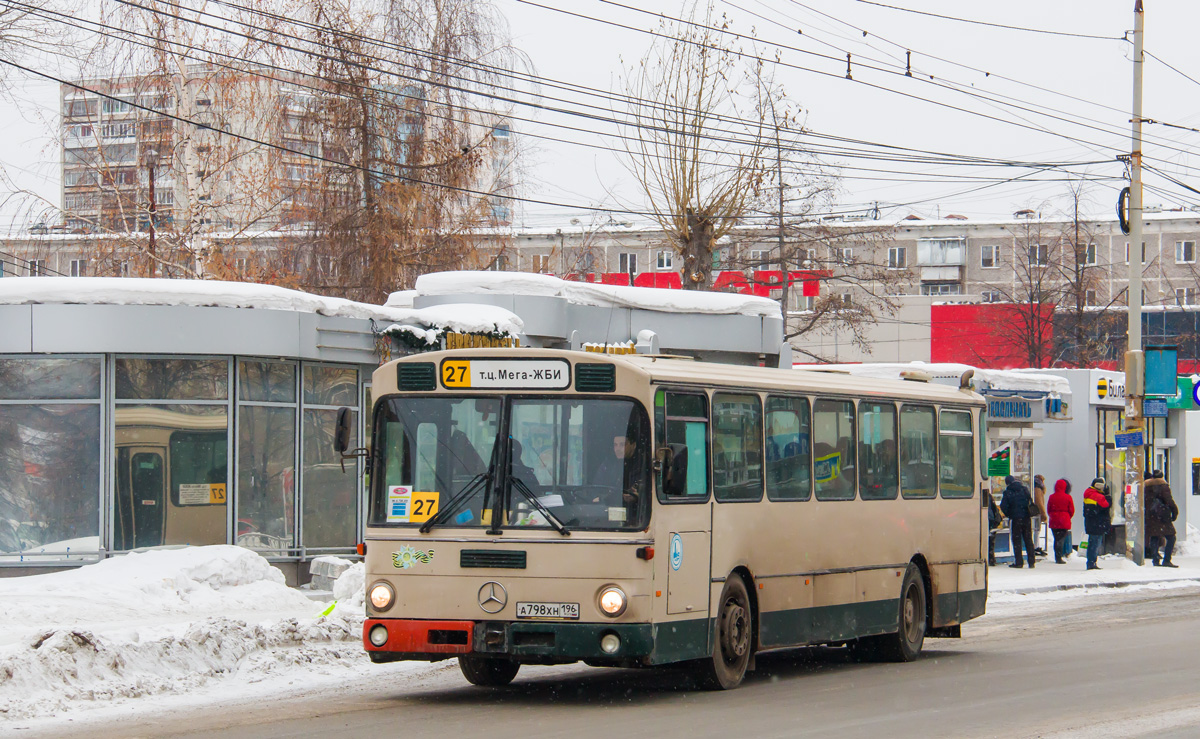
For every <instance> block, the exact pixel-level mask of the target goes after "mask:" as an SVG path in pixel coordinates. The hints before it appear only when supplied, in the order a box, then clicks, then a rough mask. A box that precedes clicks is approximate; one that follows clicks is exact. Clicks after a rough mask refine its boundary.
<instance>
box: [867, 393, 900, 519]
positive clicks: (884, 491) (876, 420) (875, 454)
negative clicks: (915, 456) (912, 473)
mask: <svg viewBox="0 0 1200 739" xmlns="http://www.w3.org/2000/svg"><path fill="white" fill-rule="evenodd" d="M858 430H859V438H858V471H859V479H858V490H859V495H860V496H861V497H862V499H863V500H894V499H895V498H896V495H897V493H898V492H899V489H900V471H899V455H898V452H897V448H896V406H895V405H893V404H892V403H867V402H862V403H859V404H858Z"/></svg>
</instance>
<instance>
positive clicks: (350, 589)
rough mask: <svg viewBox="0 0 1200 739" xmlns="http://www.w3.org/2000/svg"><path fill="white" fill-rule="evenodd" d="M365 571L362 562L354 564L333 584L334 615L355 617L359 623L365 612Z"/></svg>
mask: <svg viewBox="0 0 1200 739" xmlns="http://www.w3.org/2000/svg"><path fill="white" fill-rule="evenodd" d="M366 583H367V569H366V566H365V565H364V564H363V563H362V562H355V563H354V564H353V565H351V566H350V568H349V569H347V570H346V571H345V572H343V573H342V574H341V575H339V576H338V579H337V580H336V581H335V582H334V583H333V597H334V600H335V601H336V602H337V608H335V609H334V611H333V612H334V614H337V615H346V616H354V617H357V618H358V619H359V620H360V621H361V620H362V619H364V618H365V617H366V612H367V584H366Z"/></svg>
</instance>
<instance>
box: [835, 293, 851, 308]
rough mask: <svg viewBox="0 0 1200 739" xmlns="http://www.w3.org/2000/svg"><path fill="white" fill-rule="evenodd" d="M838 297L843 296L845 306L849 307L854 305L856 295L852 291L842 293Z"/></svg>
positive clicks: (843, 305)
mask: <svg viewBox="0 0 1200 739" xmlns="http://www.w3.org/2000/svg"><path fill="white" fill-rule="evenodd" d="M838 297H839V298H841V301H842V307H843V308H849V307H850V306H852V305H854V296H853V295H851V294H850V293H842V294H841V295H839V296H838Z"/></svg>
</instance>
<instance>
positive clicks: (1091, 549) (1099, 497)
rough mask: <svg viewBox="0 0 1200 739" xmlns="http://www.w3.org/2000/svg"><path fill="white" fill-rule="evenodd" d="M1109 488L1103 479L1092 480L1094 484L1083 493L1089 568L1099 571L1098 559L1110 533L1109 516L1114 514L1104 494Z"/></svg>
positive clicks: (1084, 525) (1084, 529) (1084, 527)
mask: <svg viewBox="0 0 1200 739" xmlns="http://www.w3.org/2000/svg"><path fill="white" fill-rule="evenodd" d="M1105 487H1107V485H1106V483H1105V482H1104V478H1103V477H1097V478H1096V479H1095V480H1092V484H1091V485H1090V486H1089V487H1088V489H1087V490H1084V491H1083V531H1084V533H1086V534H1087V535H1088V541H1087V568H1088V569H1089V570H1098V569H1100V565H1098V564H1096V558H1097V557H1099V556H1100V547H1101V546H1102V543H1103V542H1104V535H1105V534H1107V533H1108V522H1109V516H1110V515H1111V513H1112V510H1111V509H1112V500H1111V499H1110V498H1109V497H1108V495H1107V494H1106V493H1105V492H1104V489H1105Z"/></svg>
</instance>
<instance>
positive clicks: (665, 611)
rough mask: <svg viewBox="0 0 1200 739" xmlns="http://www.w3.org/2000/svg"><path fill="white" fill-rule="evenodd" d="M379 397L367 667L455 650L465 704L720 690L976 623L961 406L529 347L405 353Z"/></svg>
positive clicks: (909, 392)
mask: <svg viewBox="0 0 1200 739" xmlns="http://www.w3.org/2000/svg"><path fill="white" fill-rule="evenodd" d="M962 384H963V385H966V384H967V382H966V379H965V378H964V381H963V383H962ZM373 387H374V392H375V393H376V395H375V404H374V417H373V426H372V435H371V441H372V447H371V454H372V458H371V461H370V465H369V469H370V470H371V478H370V487H371V490H370V504H369V513H368V519H367V528H366V535H365V541H364V543H363V545H362V547H361V548H360V550H361V551H363V552H364V553H365V561H366V573H367V577H366V590H367V619H366V622H365V624H364V626H363V643H364V646H365V648H366V650H367V651H368V653H369V654H370V657H371V659H372V660H373V661H375V662H388V661H392V660H430V661H434V660H441V659H446V658H448V657H457V658H458V660H459V665H460V667H461V669H462V672H463V674H464V676H465V677H466V678H467V680H469V681H470V682H471V683H474V684H476V685H502V684H505V683H508V682H509V681H511V680H512V679H513V678H514V677H515V675H516V673H517V670H518V669H519V667H520V665H522V664H560V663H569V662H575V661H583V662H585V663H587V664H589V665H607V666H622V667H638V666H651V665H662V664H667V663H678V662H689V663H691V666H692V667H694V669H695V671H696V673H697V674H698V675H699V677H700V678H702V681H703V682H704V683H705V684H706V685H708V686H711V687H716V688H732V687H735V686H737V685H738V684H739V683H740V682H741V681H742V679H743V676H744V675H745V673H746V671H747V670H748V669H753V667H754V657H755V654H756V653H757V652H760V651H764V650H772V649H781V648H787V647H797V646H803V645H814V644H830V645H843V644H844V645H847V646H848V647H849V648H851V649H855V650H859V651H861V652H862V653H864V654H867V655H872V656H878V657H881V658H887V659H893V660H901V661H907V660H911V659H914V658H916V657H917V655H918V654H919V653H920V651H921V648H922V644H923V641H924V639H925V637H927V636H940V637H957V636H959V633H960V632H959V628H960V627H959V625H960V624H961V623H962V622H964V621H966V620H968V619H971V618H974V617H976V616H979V615H981V614H983V612H984V606H985V601H986V594H987V589H986V587H987V585H986V578H987V575H986V572H987V570H986V566H985V564H986V555H987V552H986V547H987V538H986V537H987V528H986V522H987V506H986V499H984V498H983V497H982V495H981V490H982V487H983V485H984V484H985V478H984V477H983V474H984V472H985V470H984V468H983V458H982V452H983V449H982V446H981V440H983V439H985V438H986V435H985V434H984V429H983V424H984V415H983V414H984V412H985V405H984V402H983V400H982V398H981V397H980V396H978V395H976V394H975V393H973V392H971V391H970V390H968V389H959V388H952V387H946V386H942V385H936V384H930V383H928V382H921V381H883V380H867V379H860V378H854V377H850V376H848V375H845V374H835V373H829V372H811V371H793V370H781V369H764V368H754V367H738V366H729V365H716V364H706V363H700V362H694V361H690V360H687V359H678V358H667V357H653V356H637V355H634V356H620V357H617V356H606V355H598V354H591V353H581V352H568V351H554V350H540V349H472V350H459V351H449V352H435V353H429V354H421V355H417V356H412V357H406V358H404V359H400V360H397V361H394V362H390V363H388V364H385V365H383V366H382V367H380V368H379V369H378V370H377V371H376V372H375V374H374V385H373ZM345 417H346V418H347V420H348V419H349V414H345ZM341 438H342V439H343V441H342V442H341V443H340V444H339V446H340V447H342V448H343V449H344V446H345V442H344V439H345V438H346V437H345V436H342V437H341ZM362 453H365V452H362Z"/></svg>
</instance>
